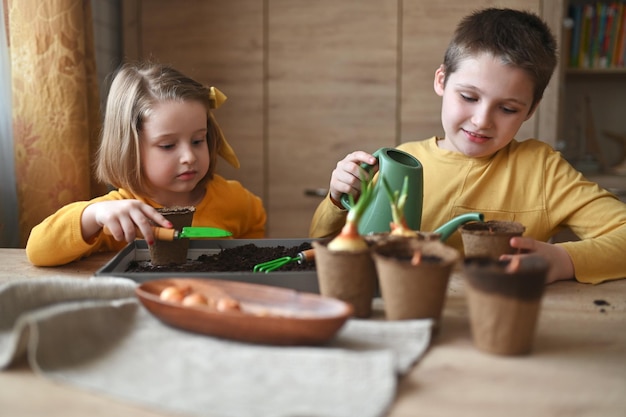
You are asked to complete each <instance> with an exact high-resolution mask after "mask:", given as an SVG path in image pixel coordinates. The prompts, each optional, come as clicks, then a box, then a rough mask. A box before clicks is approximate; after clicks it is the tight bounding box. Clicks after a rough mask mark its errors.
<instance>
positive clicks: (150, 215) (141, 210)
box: [81, 200, 172, 245]
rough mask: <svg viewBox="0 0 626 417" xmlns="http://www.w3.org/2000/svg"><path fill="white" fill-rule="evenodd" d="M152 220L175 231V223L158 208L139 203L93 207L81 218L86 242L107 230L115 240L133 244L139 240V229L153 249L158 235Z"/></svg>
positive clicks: (130, 202)
mask: <svg viewBox="0 0 626 417" xmlns="http://www.w3.org/2000/svg"><path fill="white" fill-rule="evenodd" d="M150 220H152V221H154V222H155V223H156V224H158V225H159V226H162V227H167V228H171V227H172V223H170V221H169V220H167V219H166V218H165V217H163V216H162V215H161V214H160V213H159V212H158V211H157V210H156V209H155V208H154V207H151V206H149V205H147V204H144V203H142V202H141V201H139V200H116V201H102V202H99V203H94V204H90V205H89V206H87V207H86V208H85V210H84V211H83V215H82V217H81V226H82V232H83V238H84V239H85V241H88V240H89V239H90V238H91V237H92V236H93V235H95V234H96V233H98V232H100V231H101V230H102V228H103V227H105V226H106V227H107V229H109V231H110V233H111V235H112V236H113V237H114V238H115V240H118V241H124V240H125V241H126V242H132V241H133V240H135V238H136V237H137V230H136V229H139V230H140V231H141V234H142V235H143V237H144V239H145V240H146V242H148V244H149V245H151V244H152V243H153V242H154V234H153V233H152V224H151V223H150Z"/></svg>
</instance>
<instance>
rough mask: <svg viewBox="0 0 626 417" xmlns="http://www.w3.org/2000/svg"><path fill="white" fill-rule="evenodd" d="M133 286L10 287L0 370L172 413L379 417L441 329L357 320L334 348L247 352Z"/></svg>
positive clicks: (0, 304)
mask: <svg viewBox="0 0 626 417" xmlns="http://www.w3.org/2000/svg"><path fill="white" fill-rule="evenodd" d="M136 285H137V284H136V283H135V282H134V281H132V280H129V279H126V278H91V279H89V280H80V279H76V278H71V277H63V276H54V277H46V278H40V279H30V280H17V281H9V282H7V283H5V284H0V369H2V368H7V367H8V366H10V365H11V364H12V363H13V362H14V361H15V360H16V359H18V358H19V357H21V356H23V355H26V356H27V358H28V363H29V364H30V366H31V367H32V368H33V369H34V370H35V371H36V372H37V373H39V374H40V375H43V376H45V377H48V378H51V379H54V380H58V381H62V382H65V383H68V384H72V385H76V386H78V387H80V388H82V389H86V390H90V391H93V392H97V393H103V394H105V395H108V396H110V397H113V398H118V399H120V400H123V401H129V402H133V403H136V404H139V405H142V406H145V407H147V408H151V409H154V410H157V411H161V412H165V413H175V414H179V415H188V416H208V417H264V416H271V417H282V416H284V417H294V416H301V417H305V416H306V417H313V416H320V417H321V416H324V417H326V416H330V417H335V416H336V417H344V416H345V417H355V416H359V417H368V416H372V417H378V416H383V415H385V413H386V412H387V410H388V408H389V406H390V404H391V403H392V401H393V400H394V397H395V391H396V385H397V379H398V377H399V376H401V375H402V374H404V373H406V372H407V371H408V370H409V369H410V368H411V367H412V366H413V365H414V364H415V363H416V362H417V361H418V360H419V358H420V357H421V356H422V355H423V354H424V352H425V351H426V349H427V348H428V345H429V343H430V329H431V325H432V322H431V321H430V320H409V321H398V322H386V321H382V320H356V319H351V320H348V322H347V323H346V325H345V326H344V327H343V328H342V329H341V330H340V332H339V333H338V334H337V336H335V337H334V338H333V339H332V340H331V341H330V342H329V343H328V344H326V345H324V346H318V347H306V346H305V347H276V346H266V345H255V344H246V343H240V342H234V341H228V340H222V339H218V338H213V337H209V336H205V335H198V334H193V333H189V332H185V331H182V330H179V329H175V328H172V327H169V326H167V325H165V324H163V323H162V322H160V321H159V320H157V319H156V318H154V317H153V316H152V315H150V313H148V312H147V310H145V309H144V308H143V306H142V305H141V304H140V303H139V302H138V300H137V299H136V298H135V295H134V289H135V286H136Z"/></svg>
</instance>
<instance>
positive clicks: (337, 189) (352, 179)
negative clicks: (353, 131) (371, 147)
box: [330, 151, 378, 207]
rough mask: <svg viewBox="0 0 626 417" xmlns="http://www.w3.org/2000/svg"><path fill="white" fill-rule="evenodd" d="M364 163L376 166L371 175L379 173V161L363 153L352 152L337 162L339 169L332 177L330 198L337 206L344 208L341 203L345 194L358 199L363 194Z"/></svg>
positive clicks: (336, 169) (334, 171)
mask: <svg viewBox="0 0 626 417" xmlns="http://www.w3.org/2000/svg"><path fill="white" fill-rule="evenodd" d="M362 163H365V164H368V165H373V166H374V168H373V169H372V170H371V175H374V174H375V173H376V172H377V171H378V160H377V159H376V158H374V157H373V156H372V155H370V154H368V153H367V152H363V151H356V152H352V153H351V154H348V155H347V156H346V157H345V158H344V159H342V160H341V161H339V162H337V167H336V168H335V169H334V170H333V173H332V175H331V177H330V198H331V199H332V200H333V203H335V205H336V206H338V207H342V206H341V202H340V201H341V196H342V195H343V194H352V195H353V196H354V198H355V199H356V198H357V197H358V196H359V194H360V193H361V170H360V166H361V164H362ZM367 179H369V178H367Z"/></svg>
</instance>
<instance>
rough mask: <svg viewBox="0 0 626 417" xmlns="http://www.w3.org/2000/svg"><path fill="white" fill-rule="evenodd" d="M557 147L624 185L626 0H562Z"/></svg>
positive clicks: (590, 172) (576, 162) (592, 170)
mask: <svg viewBox="0 0 626 417" xmlns="http://www.w3.org/2000/svg"><path fill="white" fill-rule="evenodd" d="M562 13H563V20H562V29H563V33H562V38H561V39H562V44H561V62H562V67H561V71H560V74H559V75H558V76H559V85H560V95H561V97H560V99H559V102H560V106H559V107H560V109H559V110H560V121H559V128H558V131H559V137H560V138H561V140H560V141H559V147H560V148H561V150H562V152H563V154H564V156H565V157H566V158H567V159H569V160H570V161H571V162H572V164H574V165H575V166H576V167H577V168H578V169H580V170H581V171H583V172H584V173H585V174H588V176H601V177H602V178H607V176H608V177H615V180H612V184H613V183H617V184H621V186H620V188H621V189H626V163H624V155H626V141H624V140H616V138H622V137H624V136H626V117H624V104H625V103H624V97H626V62H625V61H626V0H563V1H562Z"/></svg>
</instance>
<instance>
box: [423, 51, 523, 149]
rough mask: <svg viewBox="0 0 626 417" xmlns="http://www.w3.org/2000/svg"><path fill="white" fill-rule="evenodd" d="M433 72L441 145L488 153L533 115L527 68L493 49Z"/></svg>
mask: <svg viewBox="0 0 626 417" xmlns="http://www.w3.org/2000/svg"><path fill="white" fill-rule="evenodd" d="M445 75H446V74H445V73H444V71H443V66H442V67H440V68H439V69H438V70H437V71H436V73H435V84H434V87H435V92H436V93H437V94H438V95H439V96H441V97H442V107H441V122H442V124H443V129H444V132H445V138H444V140H441V141H439V142H438V144H439V147H440V148H442V149H447V150H450V151H454V152H460V153H462V154H464V155H467V156H471V157H484V156H489V155H492V154H494V153H495V152H497V151H498V150H500V149H502V148H503V147H505V146H506V145H507V144H508V143H509V142H510V141H511V140H513V138H514V137H515V134H517V131H518V130H519V128H520V126H521V125H522V123H524V122H525V121H526V120H528V119H529V118H530V117H531V116H532V112H533V111H534V109H531V105H532V102H533V89H534V84H533V82H532V80H531V78H530V77H529V76H528V74H527V73H526V72H524V71H523V70H521V69H519V68H516V67H513V66H510V65H505V64H503V63H502V61H501V60H500V59H499V58H494V57H493V56H492V55H490V54H482V55H479V56H475V57H469V58H466V59H464V60H463V61H461V62H460V63H459V66H458V70H457V71H456V72H454V73H452V74H449V75H448V81H447V84H446V86H445V88H444V79H445Z"/></svg>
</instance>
